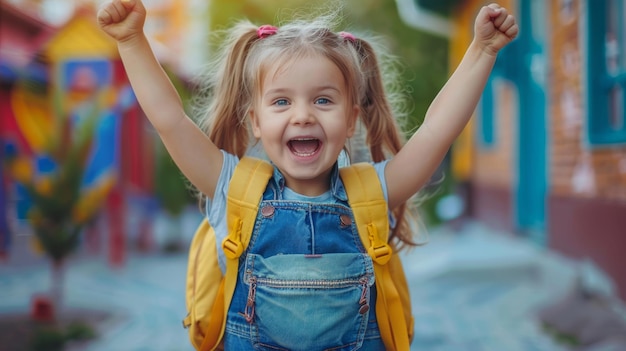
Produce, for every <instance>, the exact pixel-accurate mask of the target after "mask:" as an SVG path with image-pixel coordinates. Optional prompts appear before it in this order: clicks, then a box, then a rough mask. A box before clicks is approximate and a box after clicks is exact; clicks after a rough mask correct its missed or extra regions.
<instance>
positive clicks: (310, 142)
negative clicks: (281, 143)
mask: <svg viewBox="0 0 626 351" xmlns="http://www.w3.org/2000/svg"><path fill="white" fill-rule="evenodd" d="M287 145H288V146H289V150H291V152H292V153H294V154H295V155H296V156H300V157H306V156H311V155H313V154H315V152H317V150H319V148H320V146H321V145H322V143H321V142H320V140H319V139H315V138H298V139H291V140H289V142H288V143H287Z"/></svg>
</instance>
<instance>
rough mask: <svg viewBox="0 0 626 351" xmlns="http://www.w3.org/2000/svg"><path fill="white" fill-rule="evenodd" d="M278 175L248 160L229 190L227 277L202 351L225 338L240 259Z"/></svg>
mask: <svg viewBox="0 0 626 351" xmlns="http://www.w3.org/2000/svg"><path fill="white" fill-rule="evenodd" d="M273 173H274V168H273V167H272V165H270V164H269V163H267V162H265V161H263V160H260V159H256V158H252V157H244V158H242V159H241V160H240V161H239V164H237V167H236V168H235V171H234V173H233V177H232V179H231V181H230V185H229V187H228V197H227V203H226V220H227V225H228V236H227V237H226V238H225V239H224V241H223V242H222V248H223V249H224V255H225V256H226V273H225V275H224V279H222V282H221V283H220V287H219V290H218V293H217V298H216V300H215V304H214V305H213V310H212V312H211V319H210V321H209V327H208V330H207V334H206V337H205V339H204V341H203V342H202V345H201V346H200V350H202V351H205V350H215V349H216V348H217V347H218V346H219V343H220V341H221V339H222V336H223V335H224V329H225V327H226V315H227V313H228V308H229V307H230V302H231V299H232V297H233V293H234V291H235V284H236V283H237V271H238V268H239V256H241V254H242V253H243V252H244V251H245V250H246V248H247V247H248V243H249V242H250V236H251V235H252V229H253V228H254V222H255V220H256V215H257V212H258V206H259V202H260V201H261V197H262V196H263V192H264V191H265V188H266V187H267V183H268V181H269V180H270V178H271V177H272V174H273Z"/></svg>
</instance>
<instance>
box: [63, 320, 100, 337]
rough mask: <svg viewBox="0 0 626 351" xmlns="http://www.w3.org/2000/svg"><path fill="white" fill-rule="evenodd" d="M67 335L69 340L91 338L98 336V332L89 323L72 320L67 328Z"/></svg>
mask: <svg viewBox="0 0 626 351" xmlns="http://www.w3.org/2000/svg"><path fill="white" fill-rule="evenodd" d="M65 337H66V339H68V340H75V341H81V340H90V339H93V338H95V337H96V332H95V331H94V329H93V328H92V327H91V326H90V325H89V324H87V323H84V322H72V323H70V325H68V326H67V329H66V330H65Z"/></svg>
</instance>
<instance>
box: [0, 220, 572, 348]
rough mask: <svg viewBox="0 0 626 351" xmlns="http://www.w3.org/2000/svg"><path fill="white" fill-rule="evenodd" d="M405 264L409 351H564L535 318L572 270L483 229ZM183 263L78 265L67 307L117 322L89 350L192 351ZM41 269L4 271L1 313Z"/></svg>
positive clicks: (435, 238) (22, 299)
mask: <svg viewBox="0 0 626 351" xmlns="http://www.w3.org/2000/svg"><path fill="white" fill-rule="evenodd" d="M404 259H405V267H406V273H407V275H408V276H409V279H410V284H411V292H412V299H413V311H414V315H415V316H416V325H415V339H414V342H413V347H412V350H428V351H438V350H442V351H444V350H445V351H456V350H464V351H482V350H484V351H489V350H494V351H532V350H538V351H541V350H544V351H559V350H562V348H560V347H559V346H558V345H556V344H555V343H553V341H552V339H551V338H549V337H547V336H546V335H545V334H544V333H543V332H542V331H541V330H540V329H539V327H538V323H537V322H536V320H535V318H534V314H533V311H534V310H535V309H536V308H537V307H539V306H542V305H543V304H545V303H547V302H549V301H552V300H553V299H555V298H557V297H559V296H562V295H563V294H564V293H565V291H566V290H567V288H568V287H569V286H570V284H572V282H573V279H574V275H575V274H574V273H575V269H574V265H573V264H572V263H571V262H568V261H566V260H564V259H562V258H560V257H558V256H556V255H554V254H552V253H550V252H546V251H544V250H542V249H539V248H537V247H534V246H532V245H530V244H528V243H527V242H525V241H523V240H519V239H515V238H511V237H507V236H506V235H502V234H500V233H493V232H490V231H488V230H486V229H485V228H484V227H482V226H480V225H478V224H471V225H469V226H467V227H465V228H464V229H463V230H461V231H460V232H452V231H451V230H449V229H446V228H440V229H437V230H434V231H433V232H432V233H430V243H429V244H428V245H426V246H424V247H420V248H418V249H415V250H413V251H412V252H411V253H409V254H406V255H405V257H404ZM186 264H187V261H186V255H185V254H177V255H170V256H163V255H147V256H139V255H135V256H132V257H130V258H129V260H128V262H127V265H126V266H125V268H124V269H122V270H111V269H110V268H109V267H108V266H107V265H106V263H104V262H103V260H102V259H97V260H86V259H84V258H81V259H77V260H75V261H73V262H71V263H70V267H69V269H68V272H67V277H66V294H65V301H66V304H67V305H69V306H72V307H82V308H98V309H102V310H106V311H109V312H110V313H111V314H112V315H113V317H112V318H110V319H108V320H107V321H106V322H105V323H104V324H103V325H102V326H101V328H100V331H99V332H100V337H99V339H98V340H96V341H95V342H93V343H90V344H89V345H88V347H86V348H83V350H88V351H142V350H146V351H147V350H150V351H186V350H189V351H191V350H192V348H191V347H190V344H189V342H188V339H187V333H186V330H184V329H183V328H182V325H181V320H182V318H183V317H184V314H185V303H184V284H185V270H186ZM44 267H45V268H44V269H42V268H41V266H40V265H31V266H20V268H16V267H15V265H8V266H7V265H2V264H0V296H1V298H0V314H5V313H13V312H20V311H25V310H28V306H29V302H30V297H31V296H32V294H33V293H37V292H42V291H46V290H47V287H48V283H49V272H48V269H47V266H44ZM2 347H3V346H2V345H0V349H1V350H7V351H8V350H10V348H9V349H4V348H2Z"/></svg>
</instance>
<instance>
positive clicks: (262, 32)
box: [256, 24, 278, 39]
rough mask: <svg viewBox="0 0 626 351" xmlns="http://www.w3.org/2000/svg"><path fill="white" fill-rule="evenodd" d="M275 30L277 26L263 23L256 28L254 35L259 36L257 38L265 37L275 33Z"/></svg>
mask: <svg viewBox="0 0 626 351" xmlns="http://www.w3.org/2000/svg"><path fill="white" fill-rule="evenodd" d="M277 31H278V28H276V27H274V26H272V25H270V24H264V25H262V26H260V27H259V29H257V30H256V35H257V36H258V37H259V39H263V38H265V37H269V36H270V35H274V34H276V32H277Z"/></svg>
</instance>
